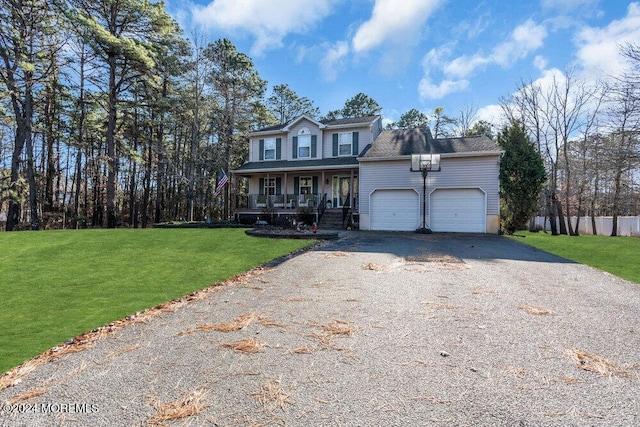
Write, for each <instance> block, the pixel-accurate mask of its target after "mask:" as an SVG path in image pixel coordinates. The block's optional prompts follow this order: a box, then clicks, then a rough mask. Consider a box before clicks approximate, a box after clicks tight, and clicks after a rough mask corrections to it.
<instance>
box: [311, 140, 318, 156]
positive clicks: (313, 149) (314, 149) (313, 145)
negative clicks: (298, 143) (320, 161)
mask: <svg viewBox="0 0 640 427" xmlns="http://www.w3.org/2000/svg"><path fill="white" fill-rule="evenodd" d="M311 157H312V158H316V157H318V135H311Z"/></svg>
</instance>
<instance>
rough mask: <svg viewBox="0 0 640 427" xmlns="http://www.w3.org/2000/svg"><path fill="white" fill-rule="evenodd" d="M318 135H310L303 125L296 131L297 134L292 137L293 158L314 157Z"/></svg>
mask: <svg viewBox="0 0 640 427" xmlns="http://www.w3.org/2000/svg"><path fill="white" fill-rule="evenodd" d="M317 141H318V136H317V135H311V131H310V130H309V128H307V127H304V128H301V129H300V130H299V131H298V135H296V136H294V137H293V152H292V153H291V154H292V158H294V159H310V158H315V157H316V155H317V153H316V151H317V145H318V143H317Z"/></svg>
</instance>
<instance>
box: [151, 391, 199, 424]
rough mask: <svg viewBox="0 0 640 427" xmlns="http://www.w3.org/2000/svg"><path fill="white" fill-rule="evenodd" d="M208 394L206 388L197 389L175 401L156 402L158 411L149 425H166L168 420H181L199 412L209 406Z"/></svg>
mask: <svg viewBox="0 0 640 427" xmlns="http://www.w3.org/2000/svg"><path fill="white" fill-rule="evenodd" d="M208 394H209V393H208V392H207V391H205V390H195V391H192V392H190V393H187V394H185V395H184V396H182V397H181V398H180V399H178V400H176V401H174V402H169V403H159V404H156V405H155V406H156V410H157V412H156V414H155V415H153V417H151V418H150V419H149V420H148V425H150V426H158V425H164V423H165V422H166V421H171V420H179V419H182V418H186V417H190V416H192V415H197V414H199V413H200V412H202V411H204V410H205V409H206V408H207V405H205V404H204V400H205V399H206V397H207V396H208Z"/></svg>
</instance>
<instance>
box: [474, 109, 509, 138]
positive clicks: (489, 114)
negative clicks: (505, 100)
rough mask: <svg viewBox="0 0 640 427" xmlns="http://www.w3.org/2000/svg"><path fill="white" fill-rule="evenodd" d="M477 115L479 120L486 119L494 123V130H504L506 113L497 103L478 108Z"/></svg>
mask: <svg viewBox="0 0 640 427" xmlns="http://www.w3.org/2000/svg"><path fill="white" fill-rule="evenodd" d="M476 117H477V119H478V120H484V121H485V122H489V123H491V124H492V125H493V130H494V132H496V133H497V132H499V131H500V130H502V127H503V126H504V124H505V123H504V122H505V115H504V111H503V110H502V107H501V106H500V105H497V104H491V105H485V106H484V107H482V108H479V109H478V112H477V113H476Z"/></svg>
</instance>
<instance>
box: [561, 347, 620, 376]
mask: <svg viewBox="0 0 640 427" xmlns="http://www.w3.org/2000/svg"><path fill="white" fill-rule="evenodd" d="M567 357H569V358H570V359H571V360H573V362H574V363H575V364H576V366H577V367H578V368H580V369H584V370H585V371H589V372H595V373H596V374H598V375H601V376H612V375H615V376H618V377H628V376H629V372H627V371H625V370H624V369H622V368H621V367H620V366H618V365H617V364H616V363H614V362H612V361H610V360H607V359H605V358H604V357H602V356H598V355H597V354H591V353H587V352H586V351H582V350H576V349H575V348H570V349H568V350H567Z"/></svg>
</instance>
